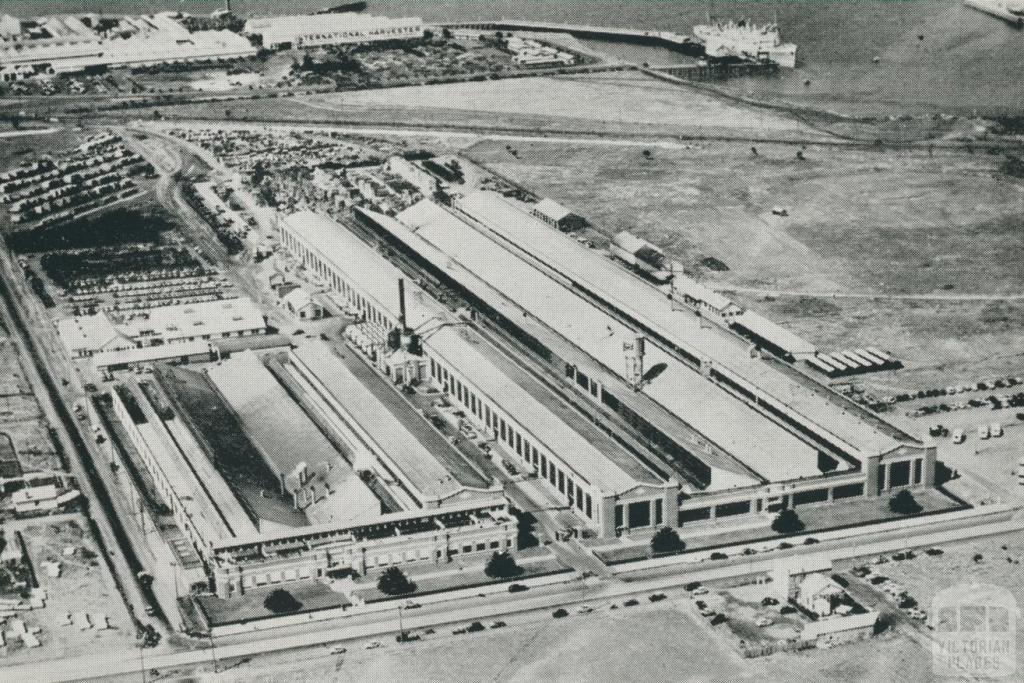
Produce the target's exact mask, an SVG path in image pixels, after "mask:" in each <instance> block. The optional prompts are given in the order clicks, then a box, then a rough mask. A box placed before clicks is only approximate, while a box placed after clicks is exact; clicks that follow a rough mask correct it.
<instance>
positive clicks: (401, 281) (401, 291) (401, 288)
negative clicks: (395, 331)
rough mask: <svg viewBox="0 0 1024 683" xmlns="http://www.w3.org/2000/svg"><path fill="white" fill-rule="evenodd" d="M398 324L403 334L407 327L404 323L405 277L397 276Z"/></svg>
mask: <svg viewBox="0 0 1024 683" xmlns="http://www.w3.org/2000/svg"><path fill="white" fill-rule="evenodd" d="M398 325H399V327H401V328H402V334H405V332H406V330H408V329H409V328H408V327H407V326H406V324H405V278H401V277H400V278H398Z"/></svg>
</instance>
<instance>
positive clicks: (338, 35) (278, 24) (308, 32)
mask: <svg viewBox="0 0 1024 683" xmlns="http://www.w3.org/2000/svg"><path fill="white" fill-rule="evenodd" d="M423 32H424V25H423V20H422V19H419V18H404V19H389V18H388V17H375V16H372V15H369V14H356V13H355V12H342V13H339V14H318V15H316V16H309V15H298V16H283V17H262V18H259V19H250V20H249V21H247V22H246V24H245V30H244V33H246V34H248V35H252V36H261V37H262V39H263V46H264V47H267V48H270V49H278V48H284V47H294V48H313V47H324V46H327V45H358V44H360V43H374V42H381V41H390V40H410V39H417V38H422V37H423Z"/></svg>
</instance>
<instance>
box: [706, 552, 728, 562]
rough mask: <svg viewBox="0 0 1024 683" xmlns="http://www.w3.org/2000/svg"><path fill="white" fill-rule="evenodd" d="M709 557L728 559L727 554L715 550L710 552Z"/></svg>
mask: <svg viewBox="0 0 1024 683" xmlns="http://www.w3.org/2000/svg"><path fill="white" fill-rule="evenodd" d="M709 557H710V559H712V560H727V559H729V556H728V555H726V554H725V553H720V552H717V551H716V552H713V553H711V555H710V556H709Z"/></svg>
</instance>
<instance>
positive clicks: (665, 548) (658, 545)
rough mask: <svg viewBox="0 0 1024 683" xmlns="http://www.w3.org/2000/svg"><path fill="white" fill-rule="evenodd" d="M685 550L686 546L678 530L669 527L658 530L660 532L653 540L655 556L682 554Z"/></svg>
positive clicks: (652, 547)
mask: <svg viewBox="0 0 1024 683" xmlns="http://www.w3.org/2000/svg"><path fill="white" fill-rule="evenodd" d="M685 548H686V544H685V543H683V541H682V539H680V538H679V534H678V533H677V532H676V530H675V529H670V528H669V527H662V528H661V529H658V532H657V533H656V534H654V536H653V537H652V538H651V552H653V553H654V554H655V555H661V554H665V553H681V552H682V551H683V549H685Z"/></svg>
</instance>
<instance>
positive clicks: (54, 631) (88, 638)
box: [0, 518, 135, 664]
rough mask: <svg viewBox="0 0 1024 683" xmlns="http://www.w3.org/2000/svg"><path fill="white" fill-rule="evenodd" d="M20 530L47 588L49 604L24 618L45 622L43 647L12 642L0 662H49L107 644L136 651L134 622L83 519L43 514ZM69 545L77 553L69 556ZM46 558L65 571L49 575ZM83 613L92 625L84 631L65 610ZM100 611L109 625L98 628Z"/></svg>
mask: <svg viewBox="0 0 1024 683" xmlns="http://www.w3.org/2000/svg"><path fill="white" fill-rule="evenodd" d="M22 534H23V535H24V538H25V543H26V545H27V547H28V552H29V557H30V559H31V562H32V565H33V568H34V570H35V575H36V579H37V581H38V582H39V585H40V587H42V588H44V589H45V590H46V593H47V598H46V607H44V608H43V609H41V610H32V611H30V612H26V613H25V614H24V617H23V619H24V621H25V622H26V624H27V625H29V626H39V627H41V629H42V630H41V631H40V633H39V634H38V635H37V637H38V638H39V640H40V641H41V643H42V646H41V647H39V648H35V649H27V648H24V647H21V646H20V644H19V645H18V646H11V651H10V652H9V653H8V654H7V656H6V657H4V658H3V659H0V662H7V663H12V664H13V663H21V662H29V661H49V660H55V659H61V658H64V657H76V656H83V655H88V654H92V653H95V652H97V651H102V650H104V649H106V650H107V651H115V650H117V649H120V650H122V651H123V652H124V653H125V656H134V643H135V626H134V624H133V622H132V619H131V616H130V615H129V614H128V610H127V609H126V608H125V605H124V602H123V600H122V599H121V596H120V594H119V593H118V592H117V588H116V587H115V585H114V581H113V578H112V577H111V576H110V574H109V572H108V571H107V568H106V565H104V564H103V561H102V560H101V559H99V557H98V555H97V553H98V550H97V548H96V544H95V541H94V540H93V538H92V535H91V533H90V532H88V531H87V530H86V522H85V520H84V519H82V518H77V519H75V520H72V521H61V522H47V521H46V520H45V519H40V520H39V522H38V524H35V525H33V526H30V527H28V528H26V529H24V530H23V531H22ZM7 537H8V539H9V540H13V538H14V534H13V533H10V532H9V533H8V534H7ZM68 548H72V549H73V552H72V553H71V554H70V555H65V551H66V549H68ZM43 561H57V562H60V566H61V575H60V576H59V577H57V578H52V577H50V576H48V575H47V572H46V571H45V570H44V569H43V567H42V566H41V565H40V563H41V562H43ZM82 612H84V613H86V614H88V615H89V621H90V623H91V624H92V625H93V627H92V628H88V629H85V630H82V629H80V628H79V627H78V626H77V625H73V624H66V623H65V621H66V617H67V615H69V614H70V615H72V617H74V616H75V615H76V614H81V613H82ZM97 615H106V616H107V618H108V620H109V625H110V628H109V629H107V630H100V629H96V628H95V626H96V624H97V623H99V622H101V621H102V619H101V618H99V617H98V616H97ZM78 618H79V619H81V617H78ZM10 640H11V638H10V637H9V638H8V641H9V642H10ZM15 647H16V648H17V649H15Z"/></svg>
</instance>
